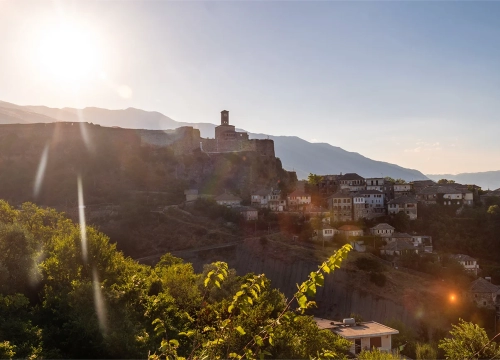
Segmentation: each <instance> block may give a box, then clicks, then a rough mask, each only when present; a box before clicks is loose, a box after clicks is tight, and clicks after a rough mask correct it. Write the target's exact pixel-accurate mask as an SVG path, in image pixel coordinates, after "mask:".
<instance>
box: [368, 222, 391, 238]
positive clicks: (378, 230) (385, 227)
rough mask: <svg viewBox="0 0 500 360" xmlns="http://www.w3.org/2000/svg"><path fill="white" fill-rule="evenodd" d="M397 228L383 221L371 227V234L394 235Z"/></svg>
mask: <svg viewBox="0 0 500 360" xmlns="http://www.w3.org/2000/svg"><path fill="white" fill-rule="evenodd" d="M394 230H395V228H394V227H392V226H391V225H389V224H386V223H381V224H377V225H375V226H374V227H372V228H370V234H372V235H376V236H387V235H389V236H390V235H392V234H393V233H394Z"/></svg>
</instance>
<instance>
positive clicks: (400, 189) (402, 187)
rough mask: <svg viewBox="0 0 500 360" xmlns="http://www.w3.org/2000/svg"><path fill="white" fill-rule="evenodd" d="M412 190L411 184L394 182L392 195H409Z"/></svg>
mask: <svg viewBox="0 0 500 360" xmlns="http://www.w3.org/2000/svg"><path fill="white" fill-rule="evenodd" d="M411 190H412V185H411V184H394V197H395V198H397V197H400V196H410V195H411Z"/></svg>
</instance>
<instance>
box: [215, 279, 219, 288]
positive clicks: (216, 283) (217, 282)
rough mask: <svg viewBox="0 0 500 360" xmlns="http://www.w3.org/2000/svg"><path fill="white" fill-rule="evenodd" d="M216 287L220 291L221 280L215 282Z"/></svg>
mask: <svg viewBox="0 0 500 360" xmlns="http://www.w3.org/2000/svg"><path fill="white" fill-rule="evenodd" d="M215 286H217V287H218V288H219V289H220V282H219V280H215Z"/></svg>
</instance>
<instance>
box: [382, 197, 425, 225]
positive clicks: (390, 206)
mask: <svg viewBox="0 0 500 360" xmlns="http://www.w3.org/2000/svg"><path fill="white" fill-rule="evenodd" d="M387 211H388V213H389V215H396V214H397V213H399V212H404V213H405V214H406V215H408V217H409V218H410V220H415V219H417V215H418V214H417V200H416V199H414V198H412V197H409V196H400V197H398V198H396V199H393V200H391V201H389V202H388V203H387Z"/></svg>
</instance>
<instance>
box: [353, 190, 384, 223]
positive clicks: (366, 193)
mask: <svg viewBox="0 0 500 360" xmlns="http://www.w3.org/2000/svg"><path fill="white" fill-rule="evenodd" d="M357 195H361V196H363V197H364V198H365V207H366V208H367V209H368V213H367V215H366V217H367V218H369V219H373V218H376V217H379V216H384V215H385V195H384V193H383V192H381V191H378V190H361V191H359V192H358V193H357Z"/></svg>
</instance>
